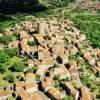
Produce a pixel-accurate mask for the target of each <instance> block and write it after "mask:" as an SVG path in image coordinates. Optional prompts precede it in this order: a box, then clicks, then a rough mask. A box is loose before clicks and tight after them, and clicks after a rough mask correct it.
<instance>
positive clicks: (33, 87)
mask: <svg viewBox="0 0 100 100" xmlns="http://www.w3.org/2000/svg"><path fill="white" fill-rule="evenodd" d="M24 88H25V91H26V92H28V93H33V92H35V91H37V90H38V85H37V84H36V83H26V84H25V85H24Z"/></svg>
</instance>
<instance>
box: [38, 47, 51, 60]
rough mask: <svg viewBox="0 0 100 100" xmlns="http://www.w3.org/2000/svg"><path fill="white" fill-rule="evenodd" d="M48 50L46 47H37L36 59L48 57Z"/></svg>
mask: <svg viewBox="0 0 100 100" xmlns="http://www.w3.org/2000/svg"><path fill="white" fill-rule="evenodd" d="M50 55H51V54H50V52H49V51H48V49H44V48H41V47H38V59H39V60H43V59H44V58H50Z"/></svg>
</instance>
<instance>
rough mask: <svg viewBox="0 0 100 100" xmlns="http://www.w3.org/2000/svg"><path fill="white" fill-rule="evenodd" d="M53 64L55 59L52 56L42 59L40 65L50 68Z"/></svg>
mask: <svg viewBox="0 0 100 100" xmlns="http://www.w3.org/2000/svg"><path fill="white" fill-rule="evenodd" d="M53 64H54V61H53V59H52V58H51V57H50V58H45V59H43V60H42V61H41V65H39V67H40V68H45V69H48V68H50V67H52V66H53Z"/></svg>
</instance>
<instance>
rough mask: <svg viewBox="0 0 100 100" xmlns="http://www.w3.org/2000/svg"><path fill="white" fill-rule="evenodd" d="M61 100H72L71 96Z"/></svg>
mask: <svg viewBox="0 0 100 100" xmlns="http://www.w3.org/2000/svg"><path fill="white" fill-rule="evenodd" d="M62 100H74V99H73V97H72V96H65V97H64V98H63V99H62Z"/></svg>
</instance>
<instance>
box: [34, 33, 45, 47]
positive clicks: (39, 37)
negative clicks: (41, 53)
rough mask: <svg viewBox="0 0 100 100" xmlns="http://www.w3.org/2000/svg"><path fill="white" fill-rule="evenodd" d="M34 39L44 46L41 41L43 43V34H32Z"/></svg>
mask: <svg viewBox="0 0 100 100" xmlns="http://www.w3.org/2000/svg"><path fill="white" fill-rule="evenodd" d="M33 36H34V40H35V41H37V42H38V43H39V44H40V45H41V46H43V47H44V45H43V43H44V41H45V40H44V38H43V37H44V34H34V35H33Z"/></svg>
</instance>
